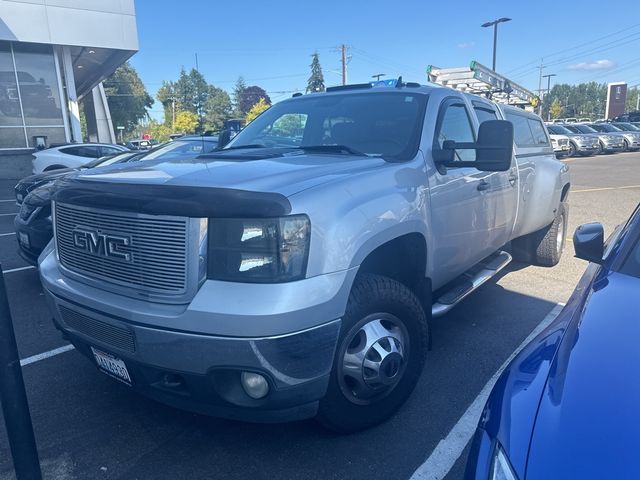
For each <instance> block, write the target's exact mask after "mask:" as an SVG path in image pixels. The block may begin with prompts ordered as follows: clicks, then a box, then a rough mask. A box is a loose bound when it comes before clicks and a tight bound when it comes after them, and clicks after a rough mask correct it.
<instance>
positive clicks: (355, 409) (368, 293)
mask: <svg viewBox="0 0 640 480" xmlns="http://www.w3.org/2000/svg"><path fill="white" fill-rule="evenodd" d="M385 315H386V316H388V317H389V318H393V319H394V321H399V322H400V323H401V325H398V328H399V330H398V331H402V332H403V334H404V335H405V337H403V338H406V345H403V346H402V347H403V348H402V351H403V353H404V354H405V355H406V357H403V358H402V360H401V361H400V364H401V366H396V367H395V368H396V369H397V370H396V371H397V374H396V375H397V379H395V375H392V376H391V377H388V378H393V379H394V380H393V381H395V382H396V383H395V384H394V385H392V386H382V387H381V389H380V390H376V389H370V390H368V392H365V393H371V392H377V393H371V395H372V398H366V396H365V395H363V396H362V397H359V398H356V395H354V394H353V392H354V391H356V390H357V388H356V389H355V390H351V388H350V384H349V382H347V380H351V381H352V382H353V379H352V378H351V376H348V375H345V374H344V373H343V372H344V371H345V370H343V362H345V358H346V353H347V351H348V350H349V349H352V348H359V347H358V345H362V342H363V340H362V336H359V335H361V332H362V331H363V329H364V328H365V325H368V324H371V319H375V318H379V317H381V316H382V317H384V316H385ZM374 321H375V320H374ZM383 321H386V320H383ZM364 338H365V339H366V338H367V337H366V335H365V337H364ZM382 338H383V337H382ZM367 342H368V340H367ZM367 342H365V343H367ZM428 345H429V326H428V321H427V316H426V315H425V311H424V309H423V308H422V305H421V303H420V301H419V300H418V298H417V297H416V296H415V295H414V294H413V292H412V291H411V290H409V289H408V288H407V287H406V286H404V285H403V284H401V283H399V282H397V281H395V280H392V279H390V278H387V277H383V276H381V275H370V274H362V275H358V277H357V278H356V280H355V282H354V285H353V288H352V289H351V293H350V295H349V301H348V303H347V309H346V312H345V315H344V317H343V318H342V326H341V330H340V337H339V340H338V345H337V347H336V353H335V357H334V364H333V369H332V371H331V376H330V379H329V386H328V388H327V393H326V395H325V396H324V398H323V399H322V400H321V401H320V406H319V408H318V415H317V420H318V421H319V422H320V423H321V424H322V425H323V426H325V427H326V428H328V429H330V430H333V431H335V432H340V433H351V432H356V431H359V430H363V429H365V428H368V427H371V426H373V425H376V424H378V423H380V422H383V421H384V420H386V419H387V418H389V417H390V416H391V415H393V413H394V412H395V411H396V410H398V409H399V408H400V407H401V406H402V404H403V403H404V402H405V401H406V400H407V398H408V397H409V395H410V394H411V392H412V391H413V389H414V387H415V386H416V383H417V382H418V379H419V378H420V374H421V373H422V370H423V367H424V362H425V357H426V353H427V349H428ZM371 350H373V348H369V351H371ZM367 357H368V355H366V354H365V357H363V358H367ZM380 365H385V363H384V362H381V363H380ZM382 370H383V368H382V367H381V368H380V371H382ZM362 376H363V377H365V376H366V375H365V370H364V369H363V372H362ZM366 383H367V381H366V379H364V378H363V380H362V382H361V386H362V385H364V386H366Z"/></svg>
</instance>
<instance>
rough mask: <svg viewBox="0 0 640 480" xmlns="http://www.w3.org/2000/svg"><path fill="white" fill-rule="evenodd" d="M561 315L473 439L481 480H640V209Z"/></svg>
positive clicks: (518, 367) (587, 252)
mask: <svg viewBox="0 0 640 480" xmlns="http://www.w3.org/2000/svg"><path fill="white" fill-rule="evenodd" d="M573 242H574V247H575V251H576V257H578V258H582V259H584V260H587V261H589V262H591V264H590V265H589V267H588V268H587V271H586V272H585V274H584V276H583V277H582V279H581V280H580V283H579V284H578V286H577V288H576V289H575V291H574V292H573V295H572V296H571V298H570V299H569V301H568V303H567V305H566V307H565V308H564V309H563V310H562V313H561V314H560V315H559V316H558V317H557V318H556V319H555V320H554V321H553V322H552V324H551V325H550V326H549V327H548V328H546V329H545V330H544V331H543V332H542V333H541V334H540V335H539V336H538V337H537V338H536V339H534V340H533V341H532V342H531V343H529V344H528V345H527V346H526V347H525V348H524V349H523V350H522V351H521V352H520V354H519V355H518V356H517V357H516V358H515V359H514V360H513V362H511V364H510V365H509V366H508V367H507V369H506V370H505V371H504V373H503V374H502V376H501V377H500V378H499V380H498V382H497V383H496V385H495V387H494V388H493V391H492V392H491V395H490V396H489V400H488V401H487V405H486V406H485V410H484V412H483V414H482V417H481V419H480V423H479V425H478V429H477V431H476V434H475V437H474V439H473V442H472V446H471V452H470V455H469V461H468V463H467V470H466V478H467V479H469V480H470V479H474V480H515V479H517V480H525V479H526V480H543V479H544V480H552V479H581V480H584V479H593V480H596V479H598V480H602V479H616V480H622V479H638V478H640V206H638V208H636V210H635V212H634V213H633V215H632V216H631V218H630V219H629V220H628V221H627V223H626V224H625V225H623V226H620V227H618V228H617V229H616V231H615V232H614V233H613V234H612V235H611V237H610V238H609V240H608V241H607V242H606V243H605V241H604V229H603V228H602V225H600V224H597V223H591V224H587V225H582V226H581V227H579V228H578V229H577V230H576V233H575V235H574V237H573Z"/></svg>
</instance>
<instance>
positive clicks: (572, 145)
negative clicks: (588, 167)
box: [568, 142, 578, 157]
mask: <svg viewBox="0 0 640 480" xmlns="http://www.w3.org/2000/svg"><path fill="white" fill-rule="evenodd" d="M577 151H578V149H577V148H576V144H575V143H573V142H571V143H569V155H568V156H569V157H575V156H576V153H577Z"/></svg>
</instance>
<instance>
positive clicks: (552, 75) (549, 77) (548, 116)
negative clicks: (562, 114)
mask: <svg viewBox="0 0 640 480" xmlns="http://www.w3.org/2000/svg"><path fill="white" fill-rule="evenodd" d="M555 76H556V74H555V73H549V74H547V75H543V77H544V78H546V79H547V93H545V96H547V95H549V92H550V91H551V77H555ZM540 104H542V102H540ZM547 121H551V108H549V111H548V112H547Z"/></svg>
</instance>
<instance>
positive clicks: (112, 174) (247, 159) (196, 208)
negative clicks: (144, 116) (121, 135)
mask: <svg viewBox="0 0 640 480" xmlns="http://www.w3.org/2000/svg"><path fill="white" fill-rule="evenodd" d="M385 164H386V162H385V160H383V159H381V158H374V157H367V156H366V155H344V154H315V153H314V154H306V153H304V152H302V151H300V150H294V149H286V150H283V149H266V148H263V149H260V150H259V151H257V150H248V149H243V150H242V151H237V150H231V151H223V152H217V153H215V154H210V155H203V156H200V157H198V158H194V159H188V160H184V159H182V160H180V159H173V160H157V161H155V160H151V161H144V160H143V161H140V162H136V163H131V164H124V165H114V166H110V167H105V168H98V169H95V170H93V169H90V170H87V171H83V172H79V173H78V174H76V175H70V176H67V177H63V178H61V179H60V180H58V182H57V183H56V189H55V193H54V195H53V200H55V201H59V202H61V203H71V204H76V205H80V206H87V207H93V208H101V209H107V210H121V211H131V212H136V213H144V214H150V215H177V216H188V217H219V216H227V217H233V216H243V217H249V216H254V217H259V218H262V217H275V216H281V215H288V214H289V213H291V212H292V210H293V209H292V206H291V203H290V202H289V198H288V197H290V196H292V195H294V194H296V193H298V192H301V191H303V190H306V189H309V188H312V187H315V186H317V185H320V184H322V183H326V182H330V181H333V180H339V179H342V178H344V177H348V178H351V177H353V176H354V175H357V174H361V173H364V172H367V171H372V170H376V169H380V168H383V167H384V165H385Z"/></svg>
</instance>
